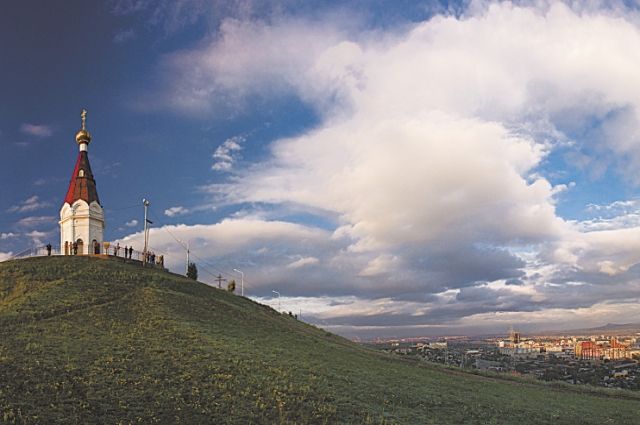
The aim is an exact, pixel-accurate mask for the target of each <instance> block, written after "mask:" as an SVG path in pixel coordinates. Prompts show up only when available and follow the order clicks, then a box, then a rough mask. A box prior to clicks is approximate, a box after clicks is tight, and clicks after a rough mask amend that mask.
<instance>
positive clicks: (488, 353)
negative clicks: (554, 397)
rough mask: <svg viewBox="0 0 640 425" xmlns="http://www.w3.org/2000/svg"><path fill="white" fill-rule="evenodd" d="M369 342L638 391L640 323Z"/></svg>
mask: <svg viewBox="0 0 640 425" xmlns="http://www.w3.org/2000/svg"><path fill="white" fill-rule="evenodd" d="M606 328H607V327H603V328H601V329H598V330H603V329H606ZM596 329H597V328H596ZM578 332H579V333H578ZM369 344H371V345H373V346H374V347H375V348H378V349H382V350H385V351H388V352H391V353H395V354H397V355H401V356H409V357H414V358H416V359H419V360H421V361H427V362H432V363H441V364H444V365H447V366H450V367H459V368H462V369H475V370H478V371H485V372H495V373H504V374H510V375H516V376H524V377H531V378H532V379H539V380H544V381H563V382H566V383H568V384H588V385H595V386H601V387H609V388H625V389H632V390H640V364H639V362H640V327H638V328H636V329H627V330H626V332H625V331H624V330H621V329H617V330H613V329H612V330H611V331H610V332H609V333H605V332H600V333H595V332H594V330H583V331H576V333H574V334H566V335H558V334H556V333H555V332H554V333H553V334H552V335H549V334H547V335H529V336H527V335H523V334H521V333H520V332H518V331H517V330H514V329H511V330H510V332H509V333H508V334H507V335H503V336H497V337H496V336H488V337H486V338H471V337H465V336H450V337H442V338H430V337H424V338H419V337H418V338H403V339H388V340H376V341H373V342H371V343H369Z"/></svg>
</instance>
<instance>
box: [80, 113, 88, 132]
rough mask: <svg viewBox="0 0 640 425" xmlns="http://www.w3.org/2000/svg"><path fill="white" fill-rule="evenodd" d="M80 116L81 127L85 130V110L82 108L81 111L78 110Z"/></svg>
mask: <svg viewBox="0 0 640 425" xmlns="http://www.w3.org/2000/svg"><path fill="white" fill-rule="evenodd" d="M80 117H81V118H82V129H83V130H86V129H87V110H86V109H83V110H82V112H80Z"/></svg>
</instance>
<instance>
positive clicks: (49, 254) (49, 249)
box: [47, 243, 51, 257]
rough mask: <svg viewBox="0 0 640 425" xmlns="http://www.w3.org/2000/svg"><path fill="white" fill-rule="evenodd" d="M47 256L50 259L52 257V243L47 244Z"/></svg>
mask: <svg viewBox="0 0 640 425" xmlns="http://www.w3.org/2000/svg"><path fill="white" fill-rule="evenodd" d="M47 255H48V256H49V257H51V244H50V243H48V244H47Z"/></svg>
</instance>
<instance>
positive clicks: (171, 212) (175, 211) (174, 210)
mask: <svg viewBox="0 0 640 425" xmlns="http://www.w3.org/2000/svg"><path fill="white" fill-rule="evenodd" d="M188 212H189V209H187V208H185V207H183V206H177V207H171V208H167V209H166V210H164V215H166V216H167V217H175V216H178V215H183V214H187V213H188Z"/></svg>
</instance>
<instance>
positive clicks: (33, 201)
mask: <svg viewBox="0 0 640 425" xmlns="http://www.w3.org/2000/svg"><path fill="white" fill-rule="evenodd" d="M50 205H51V204H50V203H49V202H44V201H41V200H40V198H39V197H38V196H36V195H34V196H32V197H30V198H27V199H25V200H24V201H22V202H20V203H19V204H17V205H13V206H12V207H10V208H9V209H8V210H7V211H8V212H19V213H21V212H29V211H35V210H39V209H41V208H45V207H48V206H50Z"/></svg>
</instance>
